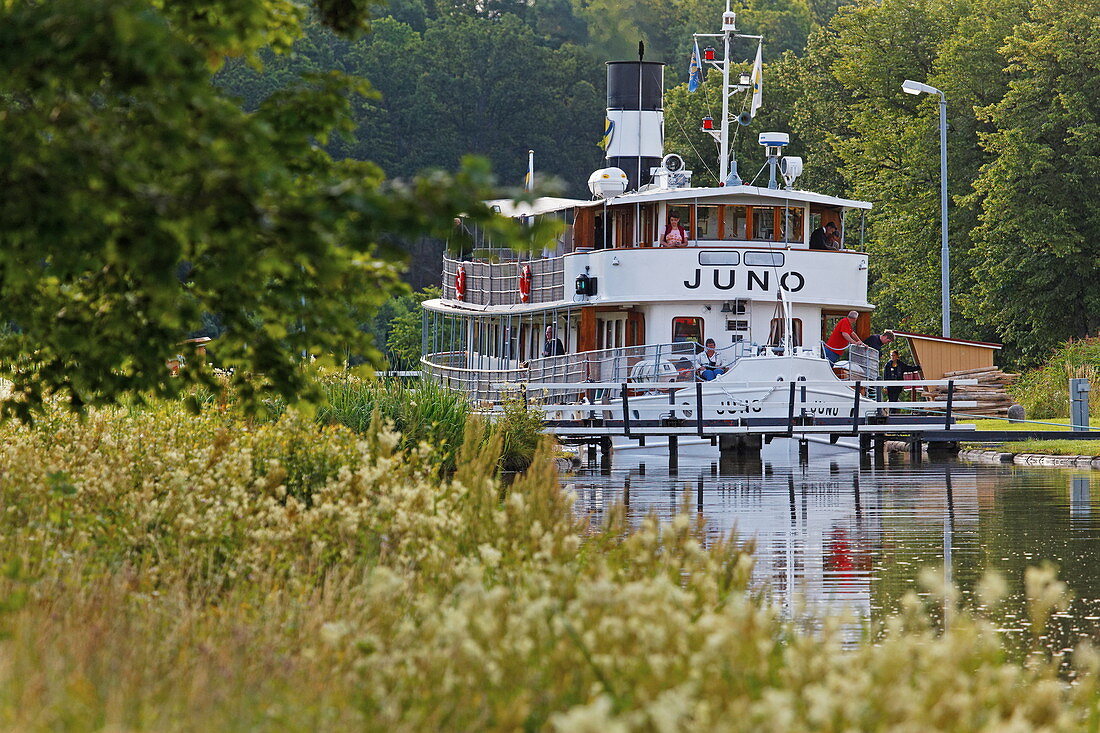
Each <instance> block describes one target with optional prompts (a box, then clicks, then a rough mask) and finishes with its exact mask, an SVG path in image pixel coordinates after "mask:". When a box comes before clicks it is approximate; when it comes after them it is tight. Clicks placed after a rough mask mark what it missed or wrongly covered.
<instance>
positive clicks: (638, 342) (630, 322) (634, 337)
mask: <svg viewBox="0 0 1100 733" xmlns="http://www.w3.org/2000/svg"><path fill="white" fill-rule="evenodd" d="M626 345H627V346H644V345H645V314H644V313H642V312H641V311H633V310H632V311H627V315H626Z"/></svg>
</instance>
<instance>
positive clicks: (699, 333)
mask: <svg viewBox="0 0 1100 733" xmlns="http://www.w3.org/2000/svg"><path fill="white" fill-rule="evenodd" d="M688 342H692V343H696V344H701V343H703V319H702V318H697V317H691V316H677V317H676V318H673V319H672V343H674V344H683V343H688Z"/></svg>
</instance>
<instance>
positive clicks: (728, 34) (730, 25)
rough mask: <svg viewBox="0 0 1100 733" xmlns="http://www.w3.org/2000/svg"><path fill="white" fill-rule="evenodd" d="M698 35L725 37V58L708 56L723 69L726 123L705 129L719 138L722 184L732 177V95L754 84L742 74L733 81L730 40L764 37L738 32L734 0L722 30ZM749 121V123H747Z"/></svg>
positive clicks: (719, 169) (708, 59) (723, 16)
mask: <svg viewBox="0 0 1100 733" xmlns="http://www.w3.org/2000/svg"><path fill="white" fill-rule="evenodd" d="M692 35H693V37H694V38H721V39H722V60H721V61H718V60H716V59H714V58H713V49H710V50H711V51H712V53H708V54H707V58H706V59H705V60H706V62H707V63H709V64H710V65H711V66H713V67H714V68H716V69H718V70H719V71H721V72H722V125H721V127H719V129H717V130H704V132H708V133H710V134H711V136H712V137H714V139H715V140H717V142H718V172H719V173H718V175H719V184H718V185H720V186H724V185H726V183H727V182H728V180H729V177H730V122H732V121H733V120H732V119H731V118H730V97H731V96H733V95H734V94H740V93H741V92H744V91H746V90H748V89H751V88H752V84H751V83H747V82H748V80H747V79H745V78H744V76H742V78H741V79H739V80H738V81H739V83H738V84H732V85H731V84H730V40H731V39H734V38H753V39H757V40H759V39H761V38H763V36H750V35H746V34H743V33H738V32H737V13H735V12H733V11H732V10H730V0H726V12H724V13H722V32H721V33H694V34H692ZM746 124H747V123H746Z"/></svg>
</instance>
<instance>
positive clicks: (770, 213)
mask: <svg viewBox="0 0 1100 733" xmlns="http://www.w3.org/2000/svg"><path fill="white" fill-rule="evenodd" d="M775 213H776V209H775V207H773V206H754V207H752V238H753V239H763V240H766V241H769V242H771V241H774V240H775Z"/></svg>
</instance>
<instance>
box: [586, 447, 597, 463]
mask: <svg viewBox="0 0 1100 733" xmlns="http://www.w3.org/2000/svg"><path fill="white" fill-rule="evenodd" d="M588 462H589V463H595V462H596V444H595V443H589V444H588Z"/></svg>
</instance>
